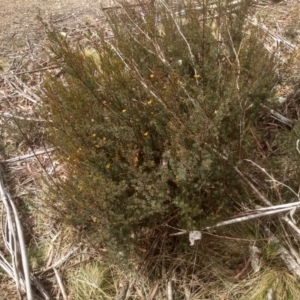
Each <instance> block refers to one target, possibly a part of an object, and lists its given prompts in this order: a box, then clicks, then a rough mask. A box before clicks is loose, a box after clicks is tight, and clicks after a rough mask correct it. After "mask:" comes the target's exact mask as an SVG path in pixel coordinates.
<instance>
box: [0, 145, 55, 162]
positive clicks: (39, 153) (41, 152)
mask: <svg viewBox="0 0 300 300" xmlns="http://www.w3.org/2000/svg"><path fill="white" fill-rule="evenodd" d="M55 150H56V148H55V147H52V148H46V149H43V150H39V151H36V152H34V153H29V154H24V155H21V156H17V157H14V158H10V159H6V160H4V161H2V162H1V163H14V162H17V161H21V160H24V159H28V158H31V157H34V156H37V155H41V154H45V153H50V152H52V151H55Z"/></svg>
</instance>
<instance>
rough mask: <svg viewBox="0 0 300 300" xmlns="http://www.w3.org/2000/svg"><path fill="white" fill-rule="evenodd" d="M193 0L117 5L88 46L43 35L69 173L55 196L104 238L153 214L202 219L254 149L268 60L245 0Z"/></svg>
mask: <svg viewBox="0 0 300 300" xmlns="http://www.w3.org/2000/svg"><path fill="white" fill-rule="evenodd" d="M200 2H201V3H199V4H198V8H199V7H200V6H203V5H204V8H203V9H195V6H194V7H192V6H191V5H185V6H182V7H178V8H176V9H175V8H174V7H173V9H172V11H171V9H170V8H169V7H168V6H167V5H164V4H160V6H159V5H158V6H157V7H156V8H154V7H153V6H150V5H149V6H147V5H141V6H138V7H132V6H128V5H125V4H124V6H122V8H120V9H114V10H109V11H107V13H106V14H107V17H108V22H109V31H107V30H106V31H105V30H99V32H97V33H92V32H88V33H87V35H86V36H85V40H88V45H86V44H85V45H83V43H80V42H79V43H78V44H77V45H71V43H69V42H68V41H67V39H66V38H65V37H63V36H61V35H60V34H59V33H58V32H56V31H52V32H50V34H49V37H50V41H51V46H50V49H51V51H52V53H53V55H52V57H53V58H52V59H53V60H54V61H55V62H56V63H57V64H58V65H60V66H61V67H62V68H63V71H64V74H63V76H60V77H58V76H57V77H51V76H50V75H49V77H48V79H47V80H45V83H44V86H43V98H44V100H45V114H46V115H47V118H48V119H49V121H51V122H49V123H48V124H49V127H48V131H49V133H50V134H49V136H50V139H51V141H52V142H53V143H54V144H55V145H57V146H58V149H59V157H60V159H61V160H62V161H63V162H64V165H65V166H66V170H65V173H66V174H67V176H66V179H65V180H63V181H62V182H61V183H60V184H59V185H57V186H56V188H57V191H58V192H59V195H60V196H59V197H56V198H55V199H56V200H52V201H53V202H52V204H53V206H54V207H56V209H57V210H58V211H59V212H60V213H61V214H62V216H63V218H64V219H65V220H66V221H68V222H70V223H72V224H74V225H76V226H81V228H84V229H85V230H86V231H87V232H89V233H91V234H92V233H96V234H95V235H94V236H97V239H98V240H99V241H100V242H103V243H104V244H105V246H106V247H108V248H109V247H115V246H116V245H119V246H120V245H123V246H124V244H126V245H127V246H128V245H130V244H135V243H138V242H139V241H140V240H141V239H142V238H143V232H145V229H147V228H152V227H153V226H158V225H161V224H172V225H176V226H178V227H181V228H184V229H195V228H200V227H201V226H203V225H204V224H208V223H210V222H212V221H215V220H216V219H217V218H218V217H219V216H222V215H223V216H224V214H226V211H227V209H226V207H228V205H231V206H232V204H230V203H232V202H231V197H232V196H233V195H234V191H238V193H239V194H241V193H243V191H242V188H241V186H240V185H239V181H238V180H237V175H236V174H235V173H234V171H233V169H232V167H233V166H236V165H237V164H238V163H239V162H240V161H241V160H242V159H244V158H251V157H252V154H253V153H252V152H253V148H254V147H256V142H255V140H254V138H253V135H252V134H250V130H249V128H251V124H252V123H253V120H255V118H256V117H257V114H258V112H259V111H260V109H261V105H262V104H264V103H265V102H266V101H267V99H268V98H269V97H270V96H271V94H272V92H271V91H272V88H273V87H274V85H275V83H276V76H275V61H274V58H273V57H272V56H271V55H270V54H269V53H268V52H267V51H266V50H265V48H264V46H263V42H262V40H263V36H262V35H261V34H260V33H259V30H258V29H255V28H252V27H251V25H249V24H248V23H247V22H246V21H245V20H246V15H247V11H248V9H247V8H248V6H247V5H246V4H247V3H246V4H245V5H246V6H243V7H242V9H237V8H235V9H234V10H233V9H231V8H230V6H229V5H228V6H227V4H226V5H223V6H218V7H217V8H215V9H214V10H212V9H210V6H209V2H207V1H200ZM224 2H225V1H224ZM221 3H222V1H221ZM216 16H217V17H216ZM112 35H113V37H112ZM168 222H169V223H168ZM133 233H135V236H134V238H133V235H132V234H133ZM123 246H122V247H123ZM122 247H121V249H124V248H122Z"/></svg>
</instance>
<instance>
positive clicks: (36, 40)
mask: <svg viewBox="0 0 300 300" xmlns="http://www.w3.org/2000/svg"><path fill="white" fill-rule="evenodd" d="M0 2H1V4H0V5H1V10H0V66H1V65H2V67H3V68H4V71H2V73H1V70H0V76H1V77H0V99H1V100H2V99H6V97H7V96H14V95H15V94H16V93H17V94H18V98H14V99H15V100H17V101H19V102H18V103H17V102H9V103H8V104H6V103H5V104H4V101H3V103H0V112H1V114H5V113H11V114H12V113H15V112H17V113H20V114H24V113H26V114H27V115H30V116H35V115H34V105H33V104H32V102H30V101H29V103H28V101H27V100H28V99H27V100H26V101H24V98H22V92H24V91H25V90H26V87H25V86H24V85H22V84H21V83H20V82H18V81H17V79H16V78H17V77H16V74H17V75H18V74H19V75H27V76H28V77H26V78H22V80H23V82H26V84H27V86H29V87H31V86H32V87H35V86H36V83H37V82H39V80H40V77H39V76H40V75H41V73H40V72H39V71H37V72H35V70H42V68H48V67H49V65H48V62H47V59H46V58H45V57H44V52H43V45H44V42H45V41H46V36H45V31H44V27H43V25H42V23H41V21H39V20H38V19H37V16H40V17H41V18H42V19H43V20H44V21H45V22H46V23H49V24H53V25H56V26H58V27H59V28H60V29H61V30H62V31H64V32H68V34H72V33H74V35H78V34H80V33H81V32H84V30H86V29H87V28H90V27H93V26H96V25H97V24H100V23H102V21H103V13H102V11H101V4H102V5H103V6H105V7H106V6H109V1H108V0H107V1H106V2H101V1H99V0H97V1H96V0H81V1H78V0H61V1H57V0H53V1H47V0H23V1H21V0H14V1H11V0H0ZM255 9H257V11H259V16H261V17H262V20H264V22H265V23H266V24H268V28H269V29H270V30H271V31H272V32H275V33H276V34H277V35H278V36H281V37H284V38H286V39H287V40H288V41H289V42H291V43H292V44H293V45H295V48H294V49H293V51H294V52H295V53H296V55H298V54H297V51H298V53H299V50H297V47H296V46H298V47H299V45H300V20H299V15H300V1H282V2H280V3H267V2H266V1H265V2H264V5H258V6H257V7H256V8H255ZM274 43H275V42H274ZM279 44H280V42H279ZM279 44H278V45H279ZM280 45H281V46H282V47H283V48H284V49H285V52H284V53H285V54H284V55H286V53H291V52H292V51H291V50H289V49H286V48H287V47H286V45H285V44H284V43H281V44H280ZM273 46H274V45H273ZM275 47H276V43H275ZM298 59H299V57H298ZM299 65H300V64H298V65H295V66H293V67H294V68H295V74H298V75H296V76H295V78H293V80H294V81H295V80H296V81H297V80H299V70H300V67H299ZM27 71H29V72H27ZM32 71H33V72H32ZM297 72H298V73H297ZM22 73H24V74H22ZM297 76H298V77H297ZM12 86H14V87H15V89H14V88H12ZM279 93H280V96H281V97H285V96H287V95H288V93H289V86H288V84H283V85H282V86H281V87H280V89H279ZM26 95H27V96H28V97H31V98H32V97H34V95H31V94H30V92H29V91H27V92H26ZM25 102H26V105H25ZM16 103H17V104H16ZM13 105H15V106H13ZM4 124H6V119H5V121H1V118H0V126H1V125H2V126H3V125H4ZM4 131H5V130H3V127H2V132H1V129H0V139H1V138H5V139H6V141H8V143H10V142H9V136H8V134H7V132H4ZM0 142H1V141H0ZM12 145H13V146H12ZM35 145H36V146H39V145H38V143H36V144H35ZM36 150H38V149H36ZM29 152H31V149H29V148H28V147H26V146H25V145H24V144H22V142H19V143H15V142H11V152H10V153H7V152H6V153H5V155H6V156H5V157H2V156H1V153H0V161H2V160H4V159H8V158H12V157H15V156H16V155H22V154H25V153H29ZM42 161H43V162H45V163H46V162H47V157H46V158H45V159H44V160H42ZM40 169H41V168H40V167H39V166H38V164H37V163H36V162H33V161H31V162H29V163H28V164H22V163H16V164H12V165H11V170H10V171H12V172H14V174H17V175H16V177H17V179H18V180H17V181H18V183H19V187H18V188H15V187H14V188H13V189H14V190H16V191H17V193H16V194H18V193H19V194H23V195H25V196H26V191H25V192H24V191H22V189H23V188H24V187H25V190H26V187H28V186H30V187H29V188H28V189H31V188H32V181H29V182H28V178H30V180H33V182H34V180H35V179H36V178H37V177H38V176H36V175H38V174H40V173H39V172H40ZM35 176H36V177H35ZM28 195H29V194H28ZM20 198H21V197H20ZM23 198H24V197H23ZM20 201H21V200H20ZM22 201H23V200H22ZM19 207H21V208H22V204H20V205H19ZM27 221H28V222H29V221H30V220H29V219H28V220H27ZM30 222H31V221H30ZM37 222H38V220H32V223H33V224H36V223H37ZM39 230H41V228H40V227H39V228H38V229H35V228H33V229H32V232H31V233H30V234H32V235H33V236H34V237H39V236H42V234H41V233H40V232H39ZM57 233H58V230H57V231H55V230H54V229H53V231H51V232H50V233H49V234H50V235H51V240H53V241H55V242H56V241H58V240H59V243H61V239H60V238H57V240H55V239H56V238H55V239H54V237H55V236H56V234H57ZM49 239H50V236H49ZM37 244H38V243H37ZM0 246H1V243H0ZM31 246H32V245H31ZM54 248H55V247H53V248H51V249H47V250H49V253H48V254H47V255H46V257H47V258H48V260H47V265H48V262H49V261H50V262H49V265H50V264H51V259H53V260H54V261H55V259H56V260H58V258H59V257H60V256H61V253H59V251H60V250H61V248H60V246H58V247H57V248H55V249H56V250H57V252H55V251H56V250H53V249H54ZM0 250H1V251H2V247H0ZM51 251H52V252H54V254H52V252H51ZM63 252H64V253H66V252H68V251H67V250H66V249H63ZM55 255H56V257H55ZM36 259H37V258H36ZM37 264H39V262H37ZM4 282H5V287H2V288H0V290H1V291H0V299H16V298H15V296H13V295H12V294H11V291H13V290H14V284H13V283H11V282H9V283H8V282H7V281H4ZM0 284H1V283H0ZM224 299H225V298H224Z"/></svg>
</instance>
